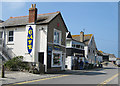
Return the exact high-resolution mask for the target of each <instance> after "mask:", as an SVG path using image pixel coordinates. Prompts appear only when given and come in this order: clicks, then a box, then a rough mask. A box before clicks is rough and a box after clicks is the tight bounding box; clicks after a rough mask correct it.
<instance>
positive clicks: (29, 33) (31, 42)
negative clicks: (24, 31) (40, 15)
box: [27, 26, 33, 54]
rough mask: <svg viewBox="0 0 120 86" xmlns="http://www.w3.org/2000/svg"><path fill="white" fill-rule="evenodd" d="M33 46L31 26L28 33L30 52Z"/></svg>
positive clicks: (28, 48)
mask: <svg viewBox="0 0 120 86" xmlns="http://www.w3.org/2000/svg"><path fill="white" fill-rule="evenodd" d="M32 48H33V28H32V27H31V26H30V27H29V29H28V35H27V50H28V53H29V54H30V53H31V52H32Z"/></svg>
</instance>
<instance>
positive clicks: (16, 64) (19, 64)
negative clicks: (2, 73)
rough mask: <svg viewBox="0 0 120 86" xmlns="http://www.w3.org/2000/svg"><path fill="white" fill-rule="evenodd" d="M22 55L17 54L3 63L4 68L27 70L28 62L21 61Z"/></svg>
mask: <svg viewBox="0 0 120 86" xmlns="http://www.w3.org/2000/svg"><path fill="white" fill-rule="evenodd" d="M22 59H23V56H17V57H14V58H13V59H11V60H9V61H7V62H6V63H5V69H6V70H12V71H19V70H29V68H30V67H29V64H28V63H25V62H23V61H22Z"/></svg>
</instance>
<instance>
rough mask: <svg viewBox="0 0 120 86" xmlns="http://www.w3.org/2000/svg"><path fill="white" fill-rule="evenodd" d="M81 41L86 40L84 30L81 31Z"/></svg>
mask: <svg viewBox="0 0 120 86" xmlns="http://www.w3.org/2000/svg"><path fill="white" fill-rule="evenodd" d="M80 42H84V32H83V31H81V32H80Z"/></svg>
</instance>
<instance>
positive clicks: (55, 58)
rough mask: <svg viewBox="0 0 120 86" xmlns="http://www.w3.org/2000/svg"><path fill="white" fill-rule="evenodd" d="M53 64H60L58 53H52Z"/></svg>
mask: <svg viewBox="0 0 120 86" xmlns="http://www.w3.org/2000/svg"><path fill="white" fill-rule="evenodd" d="M53 65H60V54H56V53H53Z"/></svg>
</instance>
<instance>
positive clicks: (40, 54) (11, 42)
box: [0, 4, 67, 72]
mask: <svg viewBox="0 0 120 86" xmlns="http://www.w3.org/2000/svg"><path fill="white" fill-rule="evenodd" d="M66 32H67V27H66V25H65V23H64V20H63V18H62V15H61V13H60V12H53V13H46V14H37V8H36V5H35V4H34V6H33V5H32V6H31V8H29V16H19V17H10V18H9V19H8V20H6V21H4V22H3V24H2V29H0V34H2V38H3V39H2V40H3V49H2V51H3V57H4V58H7V59H10V58H13V57H15V56H24V59H23V60H24V61H25V62H29V63H32V64H33V63H34V64H35V65H36V66H37V67H38V68H39V67H40V66H41V65H42V66H45V72H51V71H57V70H64V69H65V57H66V48H65V44H66V43H65V42H66V41H65V40H66Z"/></svg>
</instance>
